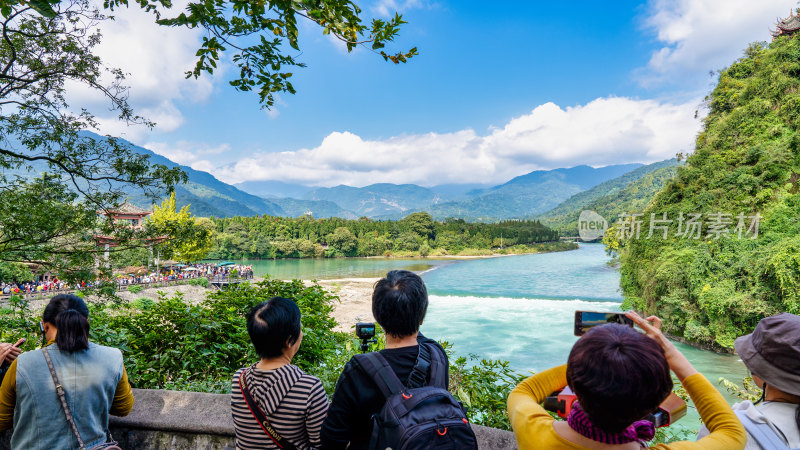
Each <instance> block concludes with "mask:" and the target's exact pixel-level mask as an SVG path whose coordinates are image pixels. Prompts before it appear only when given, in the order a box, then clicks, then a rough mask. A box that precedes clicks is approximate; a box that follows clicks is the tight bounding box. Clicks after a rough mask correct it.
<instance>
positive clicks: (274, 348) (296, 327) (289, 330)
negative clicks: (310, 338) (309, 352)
mask: <svg viewBox="0 0 800 450" xmlns="http://www.w3.org/2000/svg"><path fill="white" fill-rule="evenodd" d="M300 328H301V326H300V308H298V307H297V304H296V303H295V302H293V301H292V300H290V299H288V298H284V297H272V298H271V299H269V300H267V301H265V302H261V303H259V304H258V305H256V306H254V307H253V308H251V309H250V312H248V313H247V334H249V335H250V340H251V341H252V342H253V346H254V347H255V348H256V353H257V354H258V356H260V357H262V358H268V359H269V358H277V357H278V356H281V355H282V354H283V348H284V346H286V345H287V344H288V345H294V343H295V342H297V339H299V338H300Z"/></svg>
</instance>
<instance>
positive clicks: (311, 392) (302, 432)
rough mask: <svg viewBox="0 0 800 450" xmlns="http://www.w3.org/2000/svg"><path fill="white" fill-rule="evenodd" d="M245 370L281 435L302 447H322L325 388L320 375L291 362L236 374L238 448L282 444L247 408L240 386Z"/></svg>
mask: <svg viewBox="0 0 800 450" xmlns="http://www.w3.org/2000/svg"><path fill="white" fill-rule="evenodd" d="M242 373H244V374H245V384H246V386H247V390H248V391H250V395H251V396H252V397H253V399H254V400H255V401H256V403H257V404H258V407H259V408H261V411H262V412H263V413H264V415H265V416H266V417H267V420H269V422H270V424H271V425H272V428H274V429H275V431H277V432H278V434H279V435H280V436H281V437H283V438H284V439H286V440H287V441H289V442H291V443H292V444H294V445H295V446H296V447H297V448H298V449H308V448H319V446H320V440H319V432H320V428H322V422H323V421H324V420H325V415H326V414H327V412H328V399H327V397H326V396H325V390H324V389H323V388H322V383H321V382H320V381H319V379H318V378H316V377H313V376H311V375H307V374H306V373H305V372H303V371H302V370H300V369H299V368H298V367H297V366H294V365H291V364H287V365H285V366H283V367H280V368H278V369H275V370H259V369H256V368H255V365H253V366H251V368H249V369H239V370H238V371H237V372H236V374H234V376H233V384H232V386H231V412H232V414H233V424H234V428H235V430H236V448H237V449H242V450H245V449H265V448H266V449H277V448H279V447H278V446H276V445H275V444H274V443H273V442H272V440H271V439H270V437H269V436H267V434H266V433H265V432H264V430H263V429H261V427H260V426H259V425H258V422H257V421H256V419H255V418H254V417H253V415H252V414H251V413H250V410H249V409H248V408H247V404H246V403H245V401H244V396H243V395H242V391H241V389H240V388H239V377H240V376H241V374H242Z"/></svg>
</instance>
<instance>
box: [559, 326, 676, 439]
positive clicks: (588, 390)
mask: <svg viewBox="0 0 800 450" xmlns="http://www.w3.org/2000/svg"><path fill="white" fill-rule="evenodd" d="M567 383H568V384H569V386H570V388H571V389H572V391H573V392H575V395H577V396H578V403H579V404H580V405H581V408H582V409H583V410H584V411H585V412H586V414H587V415H588V416H589V419H591V421H592V423H593V424H594V425H597V426H598V427H600V428H601V429H603V430H604V431H607V432H610V433H617V432H620V431H622V430H624V429H625V428H627V427H629V426H630V425H631V424H632V423H633V422H635V421H637V420H641V419H644V417H645V416H647V415H648V414H650V413H651V412H653V411H654V410H655V409H656V408H657V407H658V405H659V404H660V403H661V402H662V401H664V399H665V398H667V396H668V395H669V393H670V392H672V377H671V376H670V373H669V364H667V358H666V357H665V356H664V350H663V349H662V348H661V346H660V345H659V344H658V343H657V342H656V341H655V340H653V339H651V338H649V337H647V336H645V335H644V334H643V333H639V332H638V331H636V330H634V329H633V328H631V327H629V326H625V325H620V324H616V323H613V324H608V325H601V326H598V327H594V328H592V329H591V330H589V331H588V332H587V333H586V334H585V335H583V336H582V337H581V338H580V339H578V342H576V343H575V345H574V346H572V350H571V351H570V353H569V359H568V360H567Z"/></svg>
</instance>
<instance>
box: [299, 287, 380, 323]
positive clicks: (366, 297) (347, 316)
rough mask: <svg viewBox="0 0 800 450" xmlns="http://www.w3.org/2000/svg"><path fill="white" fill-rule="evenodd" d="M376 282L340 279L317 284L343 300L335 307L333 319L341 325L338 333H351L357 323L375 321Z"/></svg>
mask: <svg viewBox="0 0 800 450" xmlns="http://www.w3.org/2000/svg"><path fill="white" fill-rule="evenodd" d="M376 281H378V278H340V279H337V280H320V281H318V282H317V283H319V285H320V286H322V287H323V288H325V289H326V290H328V291H330V292H332V293H334V294H336V295H337V296H339V299H340V300H341V302H340V303H336V304H335V305H334V311H333V317H334V319H336V322H337V323H338V324H339V325H338V326H337V327H336V330H337V331H344V332H350V331H352V330H353V328H352V327H353V325H355V324H356V323H357V322H374V321H375V319H373V318H372V288H373V286H374V285H375V282H376ZM305 282H306V283H308V284H310V283H311V282H310V281H305Z"/></svg>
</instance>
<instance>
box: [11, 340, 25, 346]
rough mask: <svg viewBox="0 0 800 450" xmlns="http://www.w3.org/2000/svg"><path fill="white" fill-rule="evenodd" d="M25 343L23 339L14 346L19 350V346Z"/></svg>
mask: <svg viewBox="0 0 800 450" xmlns="http://www.w3.org/2000/svg"><path fill="white" fill-rule="evenodd" d="M24 343H25V338H22V339H20V340H18V341H17V343H16V344H14V347H16V348H19V346H20V345H22V344H24Z"/></svg>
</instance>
